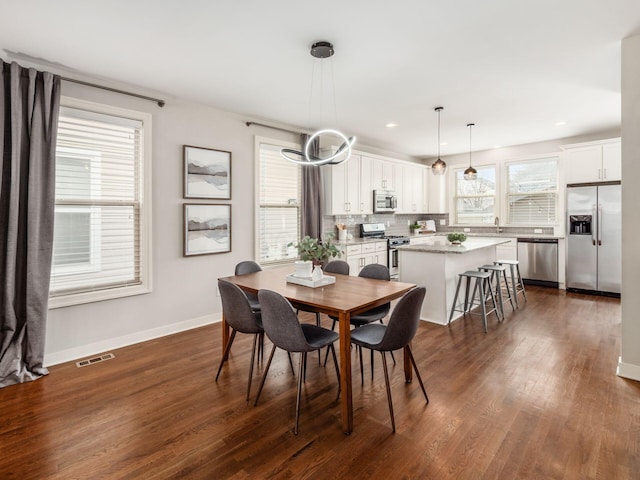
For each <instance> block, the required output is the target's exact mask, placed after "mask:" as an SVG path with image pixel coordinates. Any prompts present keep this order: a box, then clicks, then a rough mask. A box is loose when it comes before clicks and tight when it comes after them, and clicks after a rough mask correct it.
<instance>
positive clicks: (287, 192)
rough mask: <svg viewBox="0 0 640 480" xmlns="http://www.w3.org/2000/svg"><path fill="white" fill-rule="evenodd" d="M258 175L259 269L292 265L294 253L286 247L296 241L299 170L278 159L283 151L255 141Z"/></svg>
mask: <svg viewBox="0 0 640 480" xmlns="http://www.w3.org/2000/svg"><path fill="white" fill-rule="evenodd" d="M256 141H257V144H258V148H257V149H258V162H259V166H258V171H259V177H258V182H259V202H260V204H259V208H258V216H259V220H258V221H259V240H258V241H259V245H258V252H259V259H258V262H259V263H260V264H262V265H266V264H269V263H272V264H273V263H281V262H286V261H293V260H295V259H296V258H297V256H298V253H297V250H296V249H295V248H293V247H289V246H287V245H288V244H289V243H290V242H296V241H298V239H299V238H300V198H301V194H300V166H299V165H296V164H295V163H292V162H288V161H286V160H285V159H283V158H282V156H281V155H280V149H281V148H282V147H283V146H284V147H289V148H292V147H293V148H295V149H299V148H300V146H299V145H289V144H287V145H284V144H282V145H277V144H275V143H269V142H268V141H265V140H264V139H263V140H260V139H258V140H256Z"/></svg>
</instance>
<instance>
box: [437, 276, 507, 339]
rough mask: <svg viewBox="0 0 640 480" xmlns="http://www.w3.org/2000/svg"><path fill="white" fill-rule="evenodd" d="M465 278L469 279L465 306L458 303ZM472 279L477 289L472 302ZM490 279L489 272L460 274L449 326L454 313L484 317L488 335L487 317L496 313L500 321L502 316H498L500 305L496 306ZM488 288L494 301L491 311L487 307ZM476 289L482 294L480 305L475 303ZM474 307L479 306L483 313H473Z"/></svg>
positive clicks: (465, 294) (485, 329)
mask: <svg viewBox="0 0 640 480" xmlns="http://www.w3.org/2000/svg"><path fill="white" fill-rule="evenodd" d="M463 277H464V278H466V279H467V282H466V289H465V293H464V304H463V303H462V302H460V303H458V294H459V293H460V285H461V284H462V278H463ZM472 278H473V279H475V288H474V295H473V297H472V298H471V300H469V293H470V291H471V279H472ZM490 278H491V274H490V273H489V272H478V271H475V270H468V271H466V272H464V273H459V274H458V286H457V287H456V295H455V297H454V298H453V306H452V307H451V313H450V314H449V321H448V322H447V325H449V324H450V323H451V319H452V318H453V312H462V314H463V315H464V314H467V313H468V314H469V315H482V321H483V322H484V331H485V333H486V332H487V331H488V330H487V315H489V314H490V313H491V312H496V315H497V316H498V320H499V319H500V316H499V314H498V305H497V304H496V301H495V296H494V293H493V288H492V287H491V282H490ZM487 286H488V289H489V292H488V293H489V298H491V299H492V301H493V308H492V309H490V310H487V305H486V302H487V300H488V299H487V296H486V295H485V287H487ZM476 288H478V291H479V292H480V298H479V300H478V303H476V301H475V292H476ZM460 305H463V309H462V310H461V309H460V308H459V307H460ZM474 306H479V307H480V310H481V312H482V313H480V314H477V313H473V312H472V311H471V309H472V308H473V307H474Z"/></svg>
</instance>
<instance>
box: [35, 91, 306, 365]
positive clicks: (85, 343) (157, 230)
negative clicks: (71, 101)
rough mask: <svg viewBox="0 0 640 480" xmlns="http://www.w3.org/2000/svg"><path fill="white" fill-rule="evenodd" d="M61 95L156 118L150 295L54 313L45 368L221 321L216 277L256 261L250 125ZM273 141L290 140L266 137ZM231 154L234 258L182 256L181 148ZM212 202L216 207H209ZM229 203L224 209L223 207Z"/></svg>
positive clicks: (121, 99)
mask: <svg viewBox="0 0 640 480" xmlns="http://www.w3.org/2000/svg"><path fill="white" fill-rule="evenodd" d="M63 95H65V96H69V97H75V98H81V99H86V100H90V101H94V102H99V103H105V104H112V105H116V106H119V107H123V108H129V109H132V110H138V111H145V112H150V113H152V115H153V144H152V148H153V152H152V154H153V167H152V168H153V182H152V183H153V187H152V188H153V193H152V198H153V235H152V241H153V260H152V263H153V266H152V267H153V275H152V278H153V292H152V293H150V294H147V295H138V296H134V297H128V298H123V299H116V300H108V301H102V302H96V303H90V304H85V305H78V306H73V307H66V308H59V309H53V310H50V311H49V317H48V324H47V339H46V349H45V364H47V365H51V364H54V363H60V362H63V361H68V360H70V359H76V358H80V357H83V356H86V355H91V354H95V353H100V352H103V351H105V350H109V349H112V348H117V347H120V346H123V345H127V344H131V343H135V342H138V341H142V340H147V339H149V338H153V337H157V336H162V335H166V334H169V333H173V332H176V331H180V330H184V329H187V328H192V327H194V326H198V325H203V324H206V323H210V322H212V321H215V320H218V319H219V318H220V312H221V305H220V299H219V298H218V297H217V295H216V285H217V278H218V277H222V276H227V275H232V274H233V271H234V267H235V264H236V263H237V262H239V261H241V260H245V259H253V258H254V242H253V238H254V233H255V232H254V194H253V192H254V183H253V179H254V135H256V134H259V135H264V134H265V129H262V128H260V127H253V126H252V127H247V126H246V125H245V121H246V120H247V118H245V117H241V116H238V115H235V114H230V113H227V112H222V111H220V110H216V109H213V108H209V107H205V106H201V105H198V104H194V103H189V102H186V101H182V100H177V99H171V98H168V99H167V105H166V106H165V107H164V108H160V107H158V106H157V105H155V104H154V103H152V102H148V101H144V100H138V99H134V98H132V97H127V96H123V95H119V94H113V93H109V92H105V91H103V90H98V89H93V88H89V87H82V86H78V85H74V84H69V83H66V82H65V83H63ZM268 134H269V136H270V137H272V138H281V139H285V140H293V138H294V136H293V135H287V134H286V133H280V132H277V131H271V130H269V131H268ZM185 144H187V145H196V146H202V147H209V148H217V149H221V150H229V151H231V152H232V200H231V205H232V251H231V253H227V254H217V255H202V256H193V257H188V258H185V257H183V255H182V251H183V245H182V223H183V219H182V215H183V213H182V209H183V203H207V202H206V201H203V200H185V199H183V188H182V178H183V177H182V146H183V145H185ZM209 203H215V202H209ZM221 203H225V202H221Z"/></svg>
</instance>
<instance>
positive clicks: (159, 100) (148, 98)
mask: <svg viewBox="0 0 640 480" xmlns="http://www.w3.org/2000/svg"><path fill="white" fill-rule="evenodd" d="M60 79H61V80H64V81H65V82H71V83H77V84H79V85H85V86H87V87H93V88H99V89H101V90H107V91H109V92H115V93H120V94H122V95H129V96H130V97H136V98H142V99H143V100H149V101H151V102H155V103H157V104H158V106H159V107H164V105H165V101H164V100H162V99H160V98H153V97H147V96H145V95H139V94H137V93H131V92H125V91H124V90H118V89H117V88H111V87H105V86H103V85H97V84H95V83H89V82H84V81H82V80H75V79H73V78H67V77H60Z"/></svg>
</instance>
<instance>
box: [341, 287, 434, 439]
mask: <svg viewBox="0 0 640 480" xmlns="http://www.w3.org/2000/svg"><path fill="white" fill-rule="evenodd" d="M425 293H426V288H425V287H416V288H414V289H412V290H410V291H409V292H407V293H406V294H405V295H404V296H403V297H402V298H401V299H400V300H399V301H398V303H397V304H396V306H395V308H394V309H393V312H392V313H391V318H390V319H389V323H388V324H387V325H381V324H379V323H370V324H368V325H363V326H362V327H360V328H356V329H354V330H352V331H351V343H353V344H355V345H358V346H359V347H360V348H369V349H371V351H372V352H373V351H374V350H375V351H378V352H380V355H381V356H382V366H383V368H384V381H385V385H386V387H387V402H388V403H389V414H390V416H391V427H392V428H393V431H394V432H395V431H396V422H395V419H394V416H393V401H392V399H391V387H390V386H389V372H388V367H387V357H386V352H393V351H394V350H400V349H401V348H406V350H407V352H408V354H409V358H410V359H411V365H412V366H413V369H414V371H415V372H416V377H418V382H420V388H421V389H422V393H424V398H425V400H426V401H427V403H429V397H428V396H427V391H426V390H425V388H424V383H422V378H421V377H420V372H419V371H418V366H417V365H416V361H415V360H414V358H413V352H412V351H411V345H410V342H411V340H412V339H413V337H414V336H415V334H416V331H417V330H418V324H419V322H420V310H421V308H422V301H423V300H424V296H425Z"/></svg>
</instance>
